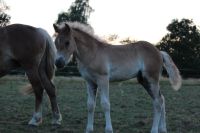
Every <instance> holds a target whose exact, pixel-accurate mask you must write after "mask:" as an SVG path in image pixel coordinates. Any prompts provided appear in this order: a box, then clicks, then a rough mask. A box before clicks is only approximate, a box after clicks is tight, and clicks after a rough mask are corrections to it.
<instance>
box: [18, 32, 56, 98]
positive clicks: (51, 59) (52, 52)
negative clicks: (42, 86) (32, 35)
mask: <svg viewBox="0 0 200 133" xmlns="http://www.w3.org/2000/svg"><path fill="white" fill-rule="evenodd" d="M39 30H40V32H41V33H42V34H43V35H44V36H45V38H46V48H45V52H44V55H43V57H42V59H41V62H40V66H39V67H45V71H46V74H47V77H48V78H49V79H50V80H53V77H54V74H55V69H56V67H55V59H56V52H57V51H56V47H55V45H54V42H53V40H52V38H51V37H50V35H49V34H48V33H47V32H46V31H45V30H43V29H40V28H39ZM21 93H22V94H24V95H29V94H32V93H33V88H32V86H31V84H29V85H26V86H25V87H23V88H22V90H21Z"/></svg>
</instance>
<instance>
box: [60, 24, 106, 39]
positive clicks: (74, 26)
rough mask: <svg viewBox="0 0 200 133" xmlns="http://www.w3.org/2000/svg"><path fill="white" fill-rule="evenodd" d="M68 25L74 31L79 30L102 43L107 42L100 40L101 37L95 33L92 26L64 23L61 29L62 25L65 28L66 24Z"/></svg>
mask: <svg viewBox="0 0 200 133" xmlns="http://www.w3.org/2000/svg"><path fill="white" fill-rule="evenodd" d="M65 23H67V24H68V25H69V26H70V27H71V28H72V29H77V30H80V31H82V32H84V33H86V34H88V35H90V36H91V37H93V38H95V39H96V40H98V41H100V42H102V43H105V42H106V41H105V40H104V39H102V38H100V37H99V36H97V35H96V34H95V32H94V29H93V27H92V26H91V25H86V24H83V23H80V22H68V21H66V22H63V23H62V24H61V27H62V25H63V26H64V24H65Z"/></svg>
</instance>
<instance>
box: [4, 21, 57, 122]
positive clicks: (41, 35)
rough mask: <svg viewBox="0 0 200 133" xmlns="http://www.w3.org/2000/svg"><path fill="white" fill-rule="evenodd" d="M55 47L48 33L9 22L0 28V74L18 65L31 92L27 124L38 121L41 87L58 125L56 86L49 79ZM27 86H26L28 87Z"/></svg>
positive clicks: (40, 118)
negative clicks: (32, 108)
mask: <svg viewBox="0 0 200 133" xmlns="http://www.w3.org/2000/svg"><path fill="white" fill-rule="evenodd" d="M55 55H56V48H55V45H54V43H53V41H52V39H51V37H50V36H49V34H48V33H47V32H46V31H45V30H43V29H41V28H35V27H32V26H28V25H22V24H13V25H9V26H6V27H1V28H0V76H1V77H2V76H4V75H6V74H7V73H8V72H9V71H10V70H13V69H16V68H19V67H22V68H23V69H24V70H25V72H26V74H27V76H28V79H29V81H30V83H31V85H32V87H31V88H32V89H33V92H34V94H35V111H34V114H33V117H32V119H31V120H30V121H29V124H30V125H34V126H37V125H39V124H40V123H41V122H42V112H41V110H42V109H41V102H42V97H43V91H44V90H45V91H46V92H47V94H48V96H49V98H50V101H51V106H52V112H53V121H52V124H56V125H57V124H60V122H61V114H60V111H59V108H58V105H57V100H56V89H55V87H54V85H53V83H52V82H51V79H52V78H53V75H54V70H55V67H54V63H55ZM29 89H30V88H29Z"/></svg>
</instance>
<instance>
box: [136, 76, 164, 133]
mask: <svg viewBox="0 0 200 133" xmlns="http://www.w3.org/2000/svg"><path fill="white" fill-rule="evenodd" d="M138 81H139V83H140V84H142V86H143V87H144V88H145V89H146V90H147V92H148V94H149V95H150V96H151V97H152V99H153V110H154V116H153V125H152V129H151V133H166V132H167V130H166V122H165V121H166V120H165V102H164V96H163V95H162V94H161V92H160V88H159V83H158V81H152V80H151V82H150V80H148V78H146V77H143V76H142V75H138Z"/></svg>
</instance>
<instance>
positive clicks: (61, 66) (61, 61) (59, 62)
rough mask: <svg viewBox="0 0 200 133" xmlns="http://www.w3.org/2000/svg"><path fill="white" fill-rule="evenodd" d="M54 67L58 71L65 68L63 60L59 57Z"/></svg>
mask: <svg viewBox="0 0 200 133" xmlns="http://www.w3.org/2000/svg"><path fill="white" fill-rule="evenodd" d="M55 65H56V67H57V68H58V69H60V68H63V67H64V66H65V60H64V58H62V57H60V58H58V59H56V62H55Z"/></svg>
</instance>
